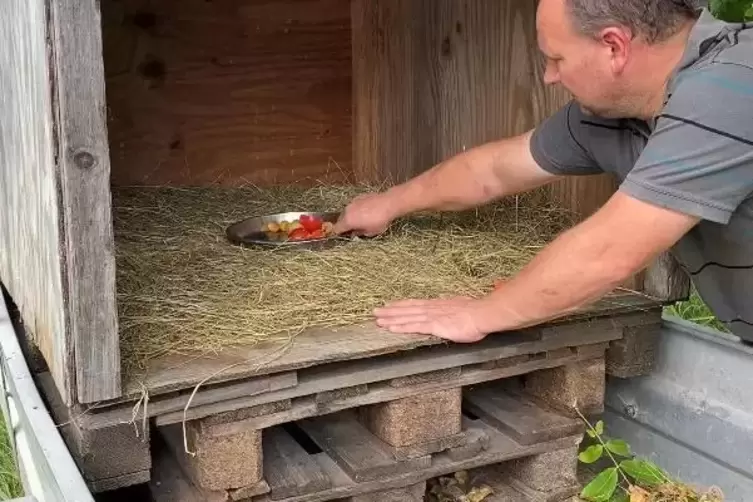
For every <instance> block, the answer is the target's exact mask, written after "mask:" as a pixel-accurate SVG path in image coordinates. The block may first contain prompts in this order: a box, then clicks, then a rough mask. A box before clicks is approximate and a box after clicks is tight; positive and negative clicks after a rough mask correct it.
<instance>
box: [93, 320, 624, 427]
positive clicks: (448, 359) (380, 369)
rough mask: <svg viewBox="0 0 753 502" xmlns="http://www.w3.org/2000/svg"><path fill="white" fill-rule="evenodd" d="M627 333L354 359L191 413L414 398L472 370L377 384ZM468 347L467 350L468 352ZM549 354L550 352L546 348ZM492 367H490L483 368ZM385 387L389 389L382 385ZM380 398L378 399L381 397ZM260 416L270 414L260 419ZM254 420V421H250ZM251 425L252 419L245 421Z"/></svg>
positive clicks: (167, 419) (534, 363)
mask: <svg viewBox="0 0 753 502" xmlns="http://www.w3.org/2000/svg"><path fill="white" fill-rule="evenodd" d="M620 336H621V333H620V332H619V331H616V330H611V331H602V330H594V331H589V330H587V329H583V330H581V331H580V332H575V331H573V332H570V333H566V334H563V336H561V337H555V336H552V337H550V338H547V339H546V340H545V341H541V342H524V343H518V344H511V345H507V344H506V342H510V341H511V340H509V339H505V338H497V339H487V341H485V342H482V343H479V344H477V345H476V346H475V347H472V348H471V347H457V346H455V347H453V346H447V347H437V348H436V349H435V351H434V352H435V353H434V354H431V353H428V354H427V353H425V352H417V353H415V354H406V355H405V356H404V358H405V359H404V360H403V361H400V360H395V359H394V358H384V359H374V360H370V361H365V362H362V363H359V364H356V363H349V364H348V365H344V366H341V367H339V368H338V367H335V368H327V367H326V366H325V367H322V368H313V369H310V370H308V371H307V372H303V371H302V372H299V375H300V376H299V384H298V386H296V387H294V388H292V389H288V390H283V391H279V392H270V393H268V394H264V395H260V396H256V397H251V398H240V399H237V400H230V401H226V402H219V403H214V404H210V405H207V406H204V407H196V408H194V407H191V408H189V409H188V411H187V412H186V417H187V418H188V419H195V418H200V417H202V416H209V415H212V414H215V413H221V412H224V411H230V410H233V409H240V408H246V407H249V406H256V405H259V404H263V403H265V402H270V401H277V400H282V399H293V398H297V397H301V396H307V395H312V394H315V393H317V392H320V391H323V390H330V389H335V388H340V387H342V386H345V385H350V384H356V383H370V385H369V392H368V394H365V395H364V396H356V397H353V398H349V399H343V400H339V401H336V402H332V403H315V402H314V400H313V398H312V401H311V403H309V402H307V403H306V404H305V407H307V408H311V407H313V408H312V409H318V410H325V409H333V408H334V407H336V406H342V405H343V404H344V403H352V402H366V401H367V400H370V399H373V397H374V396H375V395H390V396H400V397H402V396H408V395H413V394H412V392H413V389H429V388H433V389H437V390H439V389H447V388H451V387H454V386H456V385H457V383H456V382H461V381H467V379H468V378H470V377H468V372H467V371H466V370H465V369H464V370H463V373H462V374H461V378H460V379H448V380H440V381H436V382H428V383H427V384H421V385H414V386H411V387H394V386H392V385H391V384H390V382H385V383H384V384H383V385H382V386H376V385H374V384H373V383H372V382H377V381H380V380H383V379H384V378H390V377H391V376H393V375H399V374H410V371H416V370H415V366H414V365H418V366H419V367H421V368H422V370H423V371H431V370H432V369H441V368H446V367H456V365H469V366H472V365H476V364H478V363H483V362H486V361H495V360H502V361H504V360H506V359H507V358H513V357H516V356H518V355H520V354H532V353H540V352H542V351H546V350H556V349H558V348H560V347H562V346H563V345H564V346H567V345H569V344H573V345H576V344H591V343H595V342H601V341H610V340H615V339H617V338H619V337H620ZM463 349H465V352H464V351H463ZM543 353H544V354H546V352H543ZM570 360H577V357H576V356H575V355H571V356H568V357H562V358H554V359H552V358H546V356H545V357H544V358H543V360H541V361H539V360H531V361H530V362H527V361H526V362H523V361H521V363H522V364H520V365H518V364H515V365H512V366H510V365H505V364H502V366H501V367H499V368H498V369H499V370H500V371H501V372H506V373H505V374H510V375H513V374H519V373H518V372H519V371H528V370H531V369H532V368H547V367H552V366H556V365H557V364H564V362H565V361H570ZM483 371H486V370H483ZM382 387H386V388H385V389H382ZM377 389H380V390H379V394H375V392H376V390H377ZM375 402H378V401H375ZM300 406H302V404H301V403H300V402H298V403H295V404H294V405H293V408H292V409H291V410H290V411H284V412H282V413H281V414H277V415H275V416H284V414H285V413H290V414H291V416H293V415H295V416H298V413H299V412H300V410H299V407H300ZM126 411H127V410H123V411H120V412H119V413H120V414H121V415H122V416H125V412H126ZM183 417H184V415H183V412H182V411H181V412H174V413H167V414H164V415H158V416H157V417H156V421H157V424H158V425H164V424H169V423H175V422H179V421H181V420H183ZM90 419H104V420H112V419H114V417H112V416H110V417H97V416H96V415H90ZM259 419H260V420H264V418H262V417H259ZM249 420H250V421H253V420H254V419H249ZM243 423H246V421H243Z"/></svg>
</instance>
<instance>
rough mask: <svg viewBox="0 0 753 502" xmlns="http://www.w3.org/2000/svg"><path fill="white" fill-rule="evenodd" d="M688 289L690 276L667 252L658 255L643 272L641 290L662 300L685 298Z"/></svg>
mask: <svg viewBox="0 0 753 502" xmlns="http://www.w3.org/2000/svg"><path fill="white" fill-rule="evenodd" d="M690 289H691V288H690V276H689V275H688V274H687V273H686V272H685V271H684V270H683V269H682V267H681V266H680V264H679V263H678V262H677V260H676V259H675V258H674V257H673V256H672V255H671V254H670V253H668V252H665V253H662V254H661V255H659V257H658V258H657V259H656V260H654V262H653V263H652V264H651V265H650V266H649V267H648V269H646V271H645V273H644V274H643V291H644V292H645V293H646V294H647V295H650V296H653V297H655V298H658V299H659V300H662V301H664V302H668V303H671V302H676V301H682V300H686V299H687V298H688V297H689V296H690Z"/></svg>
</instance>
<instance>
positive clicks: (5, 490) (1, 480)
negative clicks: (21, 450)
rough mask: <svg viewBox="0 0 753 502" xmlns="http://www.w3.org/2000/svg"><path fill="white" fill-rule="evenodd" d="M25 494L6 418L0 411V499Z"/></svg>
mask: <svg viewBox="0 0 753 502" xmlns="http://www.w3.org/2000/svg"><path fill="white" fill-rule="evenodd" d="M23 494H24V493H23V486H22V485H21V478H20V477H19V475H18V469H17V468H16V462H15V459H14V457H13V450H12V449H11V446H10V442H9V439H8V433H7V431H6V429H5V419H4V417H3V415H2V412H0V500H9V499H13V498H18V497H22V496H23Z"/></svg>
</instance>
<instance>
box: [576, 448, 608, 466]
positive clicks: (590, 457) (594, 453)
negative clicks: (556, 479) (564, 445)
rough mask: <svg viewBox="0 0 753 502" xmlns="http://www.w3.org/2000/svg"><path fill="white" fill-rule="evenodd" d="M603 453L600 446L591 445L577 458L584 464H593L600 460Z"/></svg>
mask: <svg viewBox="0 0 753 502" xmlns="http://www.w3.org/2000/svg"><path fill="white" fill-rule="evenodd" d="M603 453H604V447H603V446H601V445H600V444H595V445H591V446H589V447H588V448H586V449H585V450H583V451H582V452H580V453H579V454H578V458H579V459H580V461H581V462H583V463H584V464H593V463H594V462H596V461H597V460H599V459H600V458H601V455H602V454H603Z"/></svg>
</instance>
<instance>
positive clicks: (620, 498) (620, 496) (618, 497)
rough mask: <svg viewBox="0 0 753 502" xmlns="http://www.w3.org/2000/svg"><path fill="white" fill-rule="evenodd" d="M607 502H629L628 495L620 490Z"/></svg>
mask: <svg viewBox="0 0 753 502" xmlns="http://www.w3.org/2000/svg"><path fill="white" fill-rule="evenodd" d="M609 502H630V495H628V492H626V491H625V490H623V489H622V488H620V489H619V490H617V491H616V492H614V495H612V498H611V499H609Z"/></svg>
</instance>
